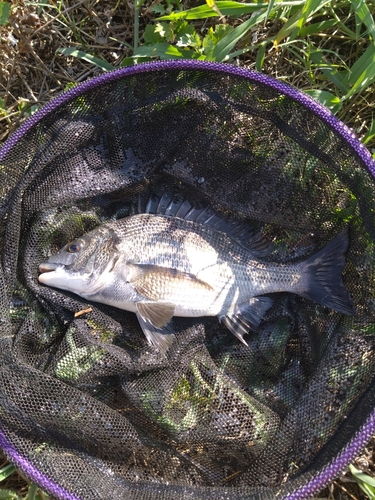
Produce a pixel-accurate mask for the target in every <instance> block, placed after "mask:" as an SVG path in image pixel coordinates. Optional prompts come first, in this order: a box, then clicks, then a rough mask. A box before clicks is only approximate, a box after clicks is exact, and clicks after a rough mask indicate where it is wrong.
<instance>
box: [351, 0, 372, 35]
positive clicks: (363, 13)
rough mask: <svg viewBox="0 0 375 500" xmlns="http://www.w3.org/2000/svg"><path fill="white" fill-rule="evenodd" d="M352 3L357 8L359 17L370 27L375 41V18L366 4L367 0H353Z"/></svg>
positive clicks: (356, 11)
mask: <svg viewBox="0 0 375 500" xmlns="http://www.w3.org/2000/svg"><path fill="white" fill-rule="evenodd" d="M351 4H352V6H353V8H354V10H355V13H356V15H357V16H358V17H359V19H360V20H361V21H362V22H363V24H364V25H365V26H366V28H367V29H368V31H369V33H370V35H371V37H372V41H373V42H374V41H375V23H374V18H373V17H372V14H371V12H370V9H369V8H368V5H367V4H366V0H351Z"/></svg>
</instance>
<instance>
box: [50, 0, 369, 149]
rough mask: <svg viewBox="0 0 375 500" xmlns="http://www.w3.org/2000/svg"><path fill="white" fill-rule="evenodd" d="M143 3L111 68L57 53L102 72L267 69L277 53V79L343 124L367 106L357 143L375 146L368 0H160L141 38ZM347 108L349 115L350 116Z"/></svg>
mask: <svg viewBox="0 0 375 500" xmlns="http://www.w3.org/2000/svg"><path fill="white" fill-rule="evenodd" d="M144 4H145V2H144V0H139V1H138V2H135V6H134V13H133V16H134V40H133V45H132V48H131V54H130V55H126V57H123V58H122V60H121V61H119V62H118V63H117V65H116V66H115V65H113V64H110V63H108V62H107V61H105V60H104V59H103V58H97V57H95V56H94V55H93V54H91V53H90V52H88V51H87V50H82V49H81V50H77V49H76V48H73V47H61V48H60V49H59V52H60V53H61V54H63V55H65V56H73V57H77V58H81V59H83V60H85V61H89V62H90V63H91V64H94V65H96V66H97V67H98V68H100V69H101V70H104V71H109V70H111V69H113V68H114V67H117V66H124V65H129V64H137V63H139V62H142V61H148V60H153V59H199V60H205V61H217V62H234V61H238V62H239V63H240V64H241V63H243V64H249V63H250V65H252V66H255V68H256V69H257V70H258V71H266V72H268V69H269V64H268V63H269V62H270V61H272V60H274V59H278V58H280V57H282V58H283V60H284V61H285V63H287V66H288V69H289V72H288V73H287V72H282V73H281V74H280V75H278V77H279V78H281V79H284V80H286V81H288V82H290V83H292V84H294V85H296V86H298V87H299V88H301V90H303V91H305V92H306V93H308V94H309V95H311V96H312V97H313V98H314V99H316V100H318V101H319V102H321V103H322V104H323V105H325V106H326V107H327V108H329V109H330V110H331V111H332V112H333V113H335V114H336V115H338V117H339V118H340V119H344V121H345V122H346V123H348V122H349V123H348V124H349V125H352V126H354V127H355V128H358V127H356V125H357V123H356V122H357V121H358V120H356V119H355V118H356V117H357V113H358V112H357V108H361V109H362V112H363V113H364V109H363V108H365V107H367V108H368V109H367V113H366V125H365V128H364V127H363V124H361V126H362V129H364V134H363V135H362V140H363V142H364V143H365V144H367V145H369V146H370V147H372V146H374V145H375V121H374V117H373V111H374V103H373V90H374V89H373V86H374V83H375V43H374V36H375V23H374V17H373V15H372V11H373V10H374V5H373V4H372V2H368V3H367V2H366V0H342V1H331V0H308V1H305V0H292V1H286V2H281V1H279V2H277V1H275V0H273V1H270V2H266V3H262V2H255V3H241V2H236V1H231V0H218V1H217V2H216V3H215V2H213V0H207V3H204V4H202V5H199V6H194V7H192V8H183V6H182V4H181V3H180V2H179V1H178V0H175V1H174V2H172V1H170V0H167V1H164V2H153V3H152V4H151V6H149V7H148V12H149V13H151V14H152V19H150V20H149V21H148V22H147V23H146V24H144V26H143V31H142V34H141V35H140V30H139V26H140V17H141V8H142V6H144ZM202 24H203V27H202ZM353 110H354V113H356V115H355V116H354V117H353V119H354V120H351V115H352V113H353ZM352 121H354V123H351V122H352Z"/></svg>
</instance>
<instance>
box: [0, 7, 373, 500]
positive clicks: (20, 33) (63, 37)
mask: <svg viewBox="0 0 375 500" xmlns="http://www.w3.org/2000/svg"><path fill="white" fill-rule="evenodd" d="M133 1H134V0H121V1H120V0H104V1H99V0H79V1H70V0H69V1H63V2H59V1H54V0H50V2H49V6H48V7H46V6H43V7H40V6H39V7H38V6H37V5H36V4H35V5H31V4H26V2H24V1H22V0H18V1H17V2H15V3H14V4H13V7H12V16H11V17H10V19H9V24H7V25H6V26H2V27H0V37H1V38H0V53H1V57H2V61H1V65H0V98H1V99H2V100H3V101H2V107H0V143H1V142H3V141H4V140H5V139H6V138H7V137H8V136H9V134H11V133H12V132H13V131H14V130H15V129H17V128H18V127H19V125H20V123H21V122H22V121H24V120H25V119H26V118H27V117H28V116H29V115H30V113H31V112H32V111H33V110H34V109H35V108H36V107H40V106H42V105H44V104H45V103H47V102H49V101H50V100H51V99H53V98H54V97H55V96H56V95H57V94H58V93H60V92H62V91H64V90H65V89H66V88H67V86H69V85H71V84H72V83H78V82H82V81H84V80H86V79H88V78H91V77H93V76H95V75H97V74H99V73H101V70H99V69H98V68H97V67H95V66H94V65H92V64H91V63H89V62H85V61H82V60H80V59H76V58H72V57H71V58H69V57H64V56H62V55H60V54H59V53H57V52H56V51H57V49H59V48H62V47H77V48H80V49H83V50H86V51H88V52H90V53H91V54H93V55H95V56H96V57H100V58H102V59H105V60H106V61H107V62H109V63H111V64H112V65H114V66H119V65H120V63H121V61H122V60H123V58H124V57H127V56H130V55H131V46H132V43H133V8H134V5H133ZM159 1H160V0H155V1H154V2H153V3H158V2H159ZM191 5H192V3H191V2H190V6H191ZM149 6H150V4H145V7H144V9H143V11H142V15H141V19H140V23H141V31H140V33H142V26H145V25H146V24H147V22H148V21H149V20H150V18H151V14H150V9H149ZM210 23H211V24H212V21H210ZM195 24H196V25H197V26H198V25H199V23H197V22H196V23H195ZM201 24H202V23H201ZM264 30H265V32H266V33H267V35H268V36H269V34H270V33H271V32H272V30H277V26H274V25H266V26H265V27H264ZM259 35H260V36H262V34H261V33H260V34H259ZM336 42H337V40H336ZM346 42H347V41H345V40H342V39H341V40H340V43H341V49H340V50H341V52H343V51H344V52H345V57H346V58H347V60H348V65H349V66H350V65H351V64H352V63H353V61H354V60H355V58H356V57H357V55H358V54H357V53H356V52H355V51H354V50H353V49H352V48H351V45H350V44H349V42H347V43H346ZM334 44H335V39H334V37H333V38H331V39H329V40H326V39H324V38H322V40H321V46H322V47H325V48H330V47H331V48H334ZM242 62H243V63H244V64H246V65H247V66H249V67H254V65H255V57H254V56H253V55H252V54H248V55H247V56H246V58H244V59H243V61H242ZM264 70H265V72H267V73H268V74H271V75H273V76H275V77H281V78H282V77H285V78H287V79H288V81H289V82H290V83H292V84H293V85H295V86H296V87H298V88H300V89H306V88H308V86H309V84H310V79H309V75H306V74H304V73H303V72H301V71H300V67H299V65H298V62H297V61H295V60H291V59H290V54H289V53H287V52H286V51H285V50H282V49H281V50H279V51H277V52H276V51H274V52H273V53H269V54H267V55H266V60H265V65H264ZM366 96H369V94H366V95H365V96H363V95H362V96H356V97H355V98H354V99H353V100H352V101H351V102H350V106H346V107H345V108H343V109H342V111H341V114H340V115H339V117H340V118H341V119H342V120H343V121H345V122H346V123H347V124H348V125H349V126H352V127H353V128H354V129H355V130H356V131H357V132H358V133H361V132H363V131H365V130H367V129H368V128H369V127H370V124H371V122H372V114H373V109H374V104H373V103H371V102H368V97H366ZM374 449H375V440H374V439H373V440H372V441H371V442H370V443H369V445H368V447H367V448H366V450H365V451H364V452H363V454H362V455H361V456H360V457H358V458H357V460H356V461H355V464H356V466H357V467H358V468H360V469H362V470H363V471H364V472H367V473H368V474H370V475H373V476H374V475H375V466H374ZM4 463H5V459H4V458H3V463H2V464H0V468H1V466H3V465H4ZM1 486H2V488H12V489H14V490H17V491H18V492H19V493H20V494H24V493H26V491H27V488H28V483H27V481H26V480H25V479H24V478H23V477H22V476H20V474H19V473H14V474H13V475H12V476H11V477H10V478H8V479H7V480H6V482H4V483H2V485H1ZM317 498H324V499H330V500H361V499H364V498H365V496H364V495H363V494H362V493H361V490H360V489H359V487H358V485H357V484H356V483H355V482H354V480H353V479H352V477H351V476H350V474H349V473H346V474H344V475H343V476H342V477H341V478H340V479H339V480H337V481H334V482H333V483H332V484H331V485H330V486H329V487H328V488H326V489H325V490H324V491H323V492H321V493H320V494H319V495H317Z"/></svg>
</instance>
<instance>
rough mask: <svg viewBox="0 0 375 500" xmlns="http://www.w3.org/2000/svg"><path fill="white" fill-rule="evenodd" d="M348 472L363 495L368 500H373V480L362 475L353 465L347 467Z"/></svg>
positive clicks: (374, 496)
mask: <svg viewBox="0 0 375 500" xmlns="http://www.w3.org/2000/svg"><path fill="white" fill-rule="evenodd" d="M349 469H350V472H351V473H352V476H353V477H354V479H355V480H356V482H357V484H358V486H359V487H360V488H361V490H362V491H363V492H364V494H365V495H367V497H368V498H369V499H370V500H374V498H375V478H373V477H371V476H369V475H367V474H364V473H363V472H361V471H360V470H358V469H357V468H356V467H354V465H350V466H349Z"/></svg>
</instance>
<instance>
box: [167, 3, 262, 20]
mask: <svg viewBox="0 0 375 500" xmlns="http://www.w3.org/2000/svg"><path fill="white" fill-rule="evenodd" d="M216 7H217V8H218V9H219V11H220V12H221V14H222V15H223V16H236V17H239V16H241V15H243V14H252V13H253V12H256V11H257V10H259V9H261V8H265V7H268V3H266V2H265V3H240V2H234V1H230V0H218V1H217V2H216ZM215 16H216V17H217V16H218V14H217V13H216V12H215V11H214V10H212V9H211V8H210V7H209V6H208V5H207V4H205V5H200V6H199V7H193V8H191V9H187V10H184V11H181V12H172V13H171V14H169V15H168V16H162V17H158V21H175V20H177V19H186V20H189V19H206V18H208V17H215Z"/></svg>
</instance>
